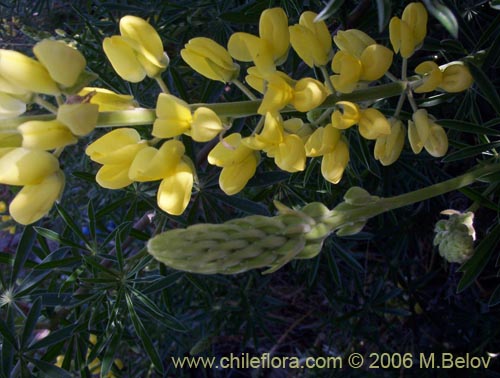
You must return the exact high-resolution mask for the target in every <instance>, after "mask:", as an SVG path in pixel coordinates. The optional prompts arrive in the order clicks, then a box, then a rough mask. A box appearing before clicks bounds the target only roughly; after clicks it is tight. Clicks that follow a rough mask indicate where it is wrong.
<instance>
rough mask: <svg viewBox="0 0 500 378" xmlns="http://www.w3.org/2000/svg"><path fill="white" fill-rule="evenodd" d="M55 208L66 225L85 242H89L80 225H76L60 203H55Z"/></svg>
mask: <svg viewBox="0 0 500 378" xmlns="http://www.w3.org/2000/svg"><path fill="white" fill-rule="evenodd" d="M56 210H57V212H58V213H59V215H60V216H61V218H62V219H63V220H64V222H65V223H66V224H67V225H68V227H69V228H70V229H71V230H72V231H73V232H74V233H75V234H76V235H78V237H79V238H80V239H81V240H83V241H85V244H86V245H88V244H89V242H88V240H87V237H86V236H85V235H84V234H83V232H82V229H81V227H80V226H78V225H77V224H76V223H75V221H74V220H73V218H72V217H71V216H70V215H69V214H68V212H67V211H66V210H64V209H63V208H62V207H61V206H60V205H58V204H56Z"/></svg>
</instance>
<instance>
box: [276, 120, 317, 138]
mask: <svg viewBox="0 0 500 378" xmlns="http://www.w3.org/2000/svg"><path fill="white" fill-rule="evenodd" d="M283 128H284V129H285V131H286V132H288V133H290V134H295V135H298V136H299V137H300V139H302V142H304V144H305V143H306V142H307V140H308V139H309V137H310V136H311V134H312V133H313V129H312V128H311V125H309V124H308V123H304V121H302V120H301V119H300V118H290V119H287V120H286V121H284V122H283Z"/></svg>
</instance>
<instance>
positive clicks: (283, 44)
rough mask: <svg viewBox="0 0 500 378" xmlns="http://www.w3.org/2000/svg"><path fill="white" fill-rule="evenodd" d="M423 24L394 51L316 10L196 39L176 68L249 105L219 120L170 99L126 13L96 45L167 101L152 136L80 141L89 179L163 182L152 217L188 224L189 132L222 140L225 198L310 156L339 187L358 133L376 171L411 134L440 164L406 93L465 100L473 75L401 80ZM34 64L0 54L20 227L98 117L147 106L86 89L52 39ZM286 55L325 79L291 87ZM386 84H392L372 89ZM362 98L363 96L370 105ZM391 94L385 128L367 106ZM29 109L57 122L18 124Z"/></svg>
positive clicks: (81, 62)
mask: <svg viewBox="0 0 500 378" xmlns="http://www.w3.org/2000/svg"><path fill="white" fill-rule="evenodd" d="M426 26H427V12H426V10H425V7H424V6H423V5H422V4H420V3H410V4H409V5H408V6H407V7H406V8H405V10H404V12H403V14H402V17H401V18H398V17H394V18H393V19H392V20H391V22H390V25H389V36H390V44H391V46H390V47H392V49H391V48H390V47H389V46H384V45H383V44H380V43H377V42H376V41H375V40H374V39H373V38H372V37H370V36H369V35H367V34H366V33H365V32H363V31H361V30H357V29H351V30H345V31H338V32H336V34H335V35H334V36H333V37H332V35H331V32H330V31H329V29H328V27H327V25H326V24H325V22H324V21H317V15H316V14H315V13H313V12H311V11H306V12H304V13H303V14H302V15H301V16H300V19H299V22H298V24H296V25H291V26H290V25H289V21H288V17H287V15H286V13H285V12H284V10H283V9H281V8H273V9H267V10H265V11H264V12H263V13H262V15H261V18H260V22H259V30H258V35H252V34H249V33H242V32H237V33H234V34H233V35H232V36H231V37H230V38H229V40H228V43H227V49H226V48H225V47H223V46H222V45H220V44H218V43H217V42H215V41H213V40H211V39H209V38H206V37H197V38H193V39H192V40H190V41H189V42H188V43H187V44H186V45H185V47H184V48H183V49H182V50H181V51H180V55H181V57H182V59H183V60H184V61H185V62H186V63H187V64H188V65H189V66H190V67H191V68H192V69H194V70H195V71H197V72H198V73H199V74H201V75H203V76H205V77H206V78H208V79H211V80H216V81H221V82H224V83H228V84H231V85H235V86H236V87H238V88H240V89H241V90H242V91H243V93H244V94H245V95H246V96H248V97H249V99H250V100H251V101H250V102H246V103H247V105H248V103H250V108H248V107H247V108H244V106H243V105H241V108H238V107H239V106H240V104H243V103H228V104H227V105H228V106H229V108H230V111H227V109H229V108H228V107H226V108H225V109H223V108H220V107H219V108H217V105H219V104H188V103H187V102H185V101H183V100H181V99H180V98H178V97H176V96H175V94H172V93H175V92H174V91H170V89H169V88H168V86H167V85H166V84H165V82H164V81H163V80H162V77H161V75H162V73H163V72H164V71H165V70H166V69H167V68H168V65H169V58H168V56H167V55H166V54H165V53H164V48H163V45H162V41H161V38H160V36H159V34H158V33H157V32H156V31H155V29H154V28H153V27H152V26H151V25H150V24H149V23H148V22H147V21H145V20H143V19H141V18H138V17H135V16H125V17H123V18H122V19H121V20H120V35H117V36H111V37H108V38H105V39H104V41H103V49H104V52H105V54H106V56H107V57H108V59H109V61H110V62H111V64H112V66H113V68H114V69H115V71H116V73H117V74H118V75H119V76H120V77H121V78H123V79H124V80H127V81H130V82H139V81H141V80H143V79H144V78H146V77H150V78H153V79H154V80H156V81H157V82H158V84H159V85H160V87H161V89H162V92H163V93H161V94H159V96H158V98H157V102H156V104H157V105H156V109H155V112H154V115H153V116H152V117H151V119H150V120H149V121H150V122H149V123H150V124H152V130H151V135H152V137H153V138H152V139H150V140H147V139H143V138H142V137H141V136H140V134H139V133H138V132H137V131H136V130H135V129H133V128H131V127H120V128H117V129H114V130H112V131H110V132H109V133H107V134H105V135H104V136H102V137H101V138H99V139H97V140H96V141H94V142H92V143H90V144H89V145H88V147H87V149H86V154H87V155H88V156H89V157H90V159H91V160H92V161H94V162H95V163H97V164H99V165H100V167H99V169H98V172H97V175H96V181H97V183H98V184H99V185H100V186H102V187H104V188H109V189H119V188H123V187H126V186H128V185H130V184H131V183H133V182H145V181H159V182H160V184H159V187H158V191H157V203H158V206H159V208H161V209H162V210H164V211H166V212H167V213H169V214H174V215H179V214H182V213H183V212H184V210H185V209H186V207H187V206H188V204H189V200H190V197H191V193H192V190H193V187H194V186H195V184H196V181H197V177H196V166H195V164H194V163H193V161H192V160H191V159H190V158H189V157H188V156H187V155H186V152H185V148H184V145H183V143H182V141H181V138H180V136H181V135H183V134H184V135H187V136H190V137H191V138H192V139H193V140H194V141H196V142H208V141H211V140H213V139H214V138H218V143H217V144H216V145H215V147H214V148H213V149H212V150H211V151H210V153H209V154H208V159H207V160H208V163H210V164H213V165H215V166H217V167H220V168H222V171H221V174H220V178H219V184H220V188H221V189H222V190H223V191H224V192H225V193H226V194H228V195H233V194H236V193H238V192H240V191H241V190H242V189H243V188H244V187H245V186H246V184H247V182H248V181H249V180H250V179H251V178H252V176H253V175H254V173H255V172H256V169H257V166H258V164H259V162H260V161H261V160H262V159H264V158H265V157H268V158H271V159H273V160H274V162H275V164H276V166H277V167H279V168H280V169H282V170H284V171H287V172H300V171H303V170H304V169H305V168H306V166H307V165H308V162H309V161H310V159H309V158H317V157H319V158H321V173H322V175H323V177H324V178H325V180H327V181H329V182H331V183H334V184H336V183H338V182H339V181H340V180H341V179H342V176H343V173H344V171H345V169H346V167H347V166H348V163H349V141H348V138H347V137H346V131H345V130H347V129H349V128H351V127H353V126H357V130H358V132H359V134H360V135H361V137H363V138H365V139H367V140H372V141H374V142H372V143H373V148H374V157H375V159H377V160H379V161H380V163H381V164H383V165H390V164H392V163H394V161H396V160H397V159H398V157H399V155H400V153H401V151H402V150H403V148H404V144H405V139H406V135H408V140H409V144H410V146H411V149H412V150H413V152H414V153H415V154H418V153H420V152H421V151H422V150H423V149H425V150H426V151H427V152H428V153H429V154H430V155H432V156H435V157H440V156H443V155H445V154H446V152H447V149H448V139H447V135H446V132H445V130H444V129H443V128H442V127H441V126H440V125H438V124H437V123H436V122H435V120H434V118H433V117H432V115H431V114H429V113H428V112H427V110H424V109H419V108H418V107H417V105H416V102H415V101H414V100H413V95H414V94H419V93H427V92H430V91H434V90H438V91H447V92H459V91H463V90H466V89H467V88H469V87H470V86H471V84H472V77H471V75H470V74H469V72H468V69H467V66H466V64H464V63H463V62H450V63H448V64H446V65H444V66H439V65H438V64H437V63H436V62H434V61H426V62H423V63H421V64H419V65H418V66H417V67H416V68H415V75H408V72H407V69H406V67H407V60H408V59H409V58H411V56H412V55H413V54H414V52H415V51H416V50H417V49H419V48H420V47H421V46H422V43H423V41H424V38H425V35H426ZM290 47H291V48H290ZM292 50H293V52H292ZM33 54H34V58H31V57H28V56H27V55H24V54H21V53H19V52H16V51H11V50H0V84H1V86H0V118H1V119H9V120H12V119H14V118H16V119H18V121H16V122H17V124H16V122H14V124H16V126H18V127H17V128H16V130H7V129H5V128H2V131H1V133H0V183H3V184H7V185H17V186H23V189H22V190H21V191H20V192H19V193H18V194H17V196H16V197H15V199H14V200H13V201H12V202H11V204H10V214H11V216H12V217H13V218H14V219H15V220H16V221H17V222H19V223H22V224H29V223H32V222H35V221H37V220H38V219H40V218H41V217H43V216H44V215H45V214H47V213H48V212H49V210H50V209H51V207H52V206H53V204H54V202H55V201H57V200H58V199H59V197H60V196H61V195H62V192H63V188H64V182H65V180H64V174H63V172H62V170H61V169H60V165H59V161H58V158H59V155H60V153H61V151H62V150H63V149H64V148H66V147H67V146H70V145H72V144H75V143H77V142H78V138H81V137H84V136H86V135H89V134H90V133H91V132H92V131H93V130H94V128H95V127H96V126H97V125H99V126H107V125H113V122H110V123H109V124H106V122H105V121H102V119H103V118H102V116H103V114H105V112H114V113H109V114H111V116H110V118H113V115H116V116H117V117H119V116H120V115H123V114H125V115H126V114H131V113H127V111H132V112H133V111H134V110H137V111H139V110H144V109H139V108H138V104H137V103H136V102H135V101H134V99H133V98H132V97H131V96H128V95H123V94H116V93H114V92H112V91H109V90H107V89H104V88H97V87H89V85H90V83H91V82H92V81H93V80H94V79H95V76H94V75H93V74H91V73H89V72H87V71H85V66H86V60H85V58H84V57H83V55H82V54H81V53H80V52H78V50H76V49H75V48H74V47H72V46H69V45H68V44H66V43H64V42H62V41H55V40H48V39H47V40H43V41H41V42H39V43H38V44H36V45H35V46H34V48H33ZM291 54H297V55H298V57H299V58H300V59H301V60H302V61H303V62H304V63H305V65H307V66H309V67H311V68H312V69H313V68H317V69H318V70H317V72H321V73H322V77H321V78H318V77H300V78H292V77H290V76H289V75H288V74H287V73H286V72H283V71H280V69H279V68H280V66H282V65H283V64H284V63H285V62H286V61H287V59H288V57H289V56H290V55H291ZM397 54H399V55H400V58H398V59H401V60H402V66H403V68H404V69H403V71H402V72H401V77H399V78H398V77H396V76H395V75H393V74H392V73H390V69H391V66H392V63H393V60H394V59H396V56H397ZM242 67H245V71H246V74H243V73H242V71H243V68H242ZM312 69H311V70H310V72H311V73H312V72H313V70H312ZM240 76H244V77H245V81H246V84H248V85H249V86H250V87H251V88H252V89H253V90H254V91H255V92H253V91H252V89H250V88H249V87H247V86H246V85H245V84H244V83H243V82H241V81H240V80H239V77H240ZM385 78H387V80H388V81H391V82H392V87H391V84H382V85H379V86H377V83H379V82H381V81H382V80H385ZM374 82H375V85H373V84H372V83H374ZM389 87H390V88H391V91H390V92H387V91H386V89H387V88H389ZM377 88H378V89H377ZM367 90H371V92H370V95H369V96H366V98H364V97H363V94H364V93H368V92H367ZM377 91H378V92H377ZM358 94H359V97H355V96H354V97H353V95H358ZM395 95H399V96H400V101H399V103H398V107H397V108H396V111H395V112H394V114H393V115H392V116H391V117H389V118H387V117H386V116H385V115H384V113H383V112H382V111H381V110H380V109H378V108H377V104H376V102H374V101H372V100H374V99H375V98H384V97H388V96H395ZM51 96H52V97H53V98H54V101H52V100H51V99H50V97H51ZM349 96H351V97H349ZM406 98H407V99H408V100H409V102H410V105H411V106H412V109H413V116H412V118H411V120H409V121H408V124H407V125H405V124H404V122H403V119H401V117H400V111H401V107H402V104H403V102H404V100H405V99H406ZM353 99H356V101H354V100H353ZM364 100H365V101H364ZM366 100H368V101H366ZM29 103H36V104H38V105H40V106H41V107H43V108H45V109H47V110H48V111H49V112H50V113H51V115H50V116H48V117H45V118H44V117H38V118H37V117H34V118H33V117H32V118H33V119H31V118H30V119H28V118H26V117H20V116H21V115H22V114H23V113H24V112H25V111H26V104H29ZM247 105H245V106H247ZM221 109H222V110H221ZM289 113H293V116H289V115H288V114H289ZM301 113H302V115H301ZM148 114H150V113H148ZM249 115H253V116H256V117H258V118H257V119H258V121H257V122H256V123H255V127H254V129H253V132H251V133H250V134H249V135H243V134H241V133H238V132H232V130H231V127H232V121H233V120H234V119H235V118H237V117H244V116H249ZM108 119H109V117H108ZM118 124H119V125H120V126H127V125H130V124H132V122H131V123H130V124H128V123H127V118H126V116H125V119H120V121H119V122H118ZM407 130H408V132H407Z"/></svg>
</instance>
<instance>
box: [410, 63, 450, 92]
mask: <svg viewBox="0 0 500 378" xmlns="http://www.w3.org/2000/svg"><path fill="white" fill-rule="evenodd" d="M415 72H416V73H418V74H419V75H422V76H424V75H425V77H424V82H423V84H422V85H419V86H418V87H416V88H415V89H414V90H413V91H414V92H416V93H426V92H431V91H433V90H434V89H436V88H437V87H438V86H439V85H440V84H441V83H442V81H443V74H442V72H441V70H440V69H439V66H438V65H437V64H436V63H434V62H432V61H425V62H422V63H420V64H419V65H418V66H417V67H416V68H415Z"/></svg>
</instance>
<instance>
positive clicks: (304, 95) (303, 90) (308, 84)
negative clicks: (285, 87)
mask: <svg viewBox="0 0 500 378" xmlns="http://www.w3.org/2000/svg"><path fill="white" fill-rule="evenodd" d="M327 96H328V91H327V90H326V87H325V86H324V85H323V84H322V83H320V82H319V81H318V80H315V79H313V78H310V77H306V78H303V79H300V80H299V81H297V83H296V84H295V86H294V87H293V98H292V100H291V104H292V105H293V106H294V108H295V109H297V110H298V111H299V112H308V111H309V110H312V109H314V108H316V107H318V106H320V105H321V104H322V103H323V101H325V99H326V97H327Z"/></svg>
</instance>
